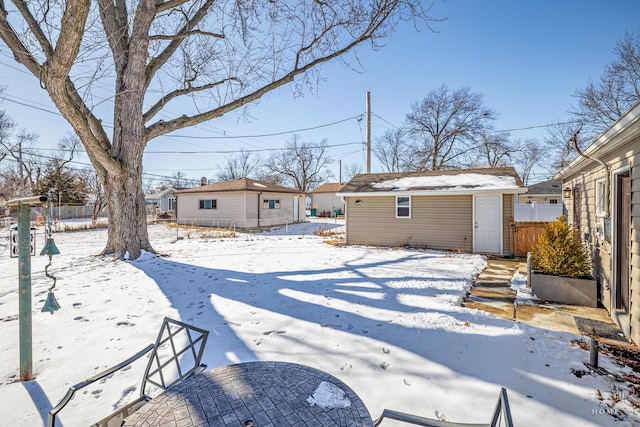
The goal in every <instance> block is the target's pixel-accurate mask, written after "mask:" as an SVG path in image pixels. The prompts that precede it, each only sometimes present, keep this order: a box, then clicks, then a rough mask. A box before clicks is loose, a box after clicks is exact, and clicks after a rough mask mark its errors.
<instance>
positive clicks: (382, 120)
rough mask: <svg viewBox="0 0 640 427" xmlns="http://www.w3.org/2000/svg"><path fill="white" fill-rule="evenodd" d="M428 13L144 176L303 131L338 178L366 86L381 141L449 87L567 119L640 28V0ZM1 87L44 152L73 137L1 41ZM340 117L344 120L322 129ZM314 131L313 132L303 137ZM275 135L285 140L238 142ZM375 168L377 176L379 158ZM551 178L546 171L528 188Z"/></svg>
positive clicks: (523, 123) (208, 167)
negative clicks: (355, 64)
mask: <svg viewBox="0 0 640 427" xmlns="http://www.w3.org/2000/svg"><path fill="white" fill-rule="evenodd" d="M432 11H433V14H434V15H436V16H437V17H443V18H447V19H446V21H444V22H441V23H435V24H434V29H436V30H437V32H431V31H428V30H426V29H422V31H420V32H416V31H415V29H414V28H413V27H412V26H411V25H404V26H403V27H401V28H400V29H399V31H398V32H397V33H396V34H394V35H393V36H392V37H390V38H389V39H387V40H386V42H385V46H384V47H383V48H382V49H381V50H378V51H372V50H371V49H370V48H369V47H368V46H362V47H361V48H360V49H359V53H358V57H359V58H360V62H361V64H362V66H363V67H364V71H362V72H355V71H353V70H351V69H349V68H346V67H345V66H344V65H342V64H341V63H339V62H336V63H332V64H328V65H325V66H324V67H323V68H322V77H323V78H324V81H322V82H321V83H320V85H319V86H318V87H317V88H316V89H315V91H314V92H313V93H308V92H307V93H305V94H304V96H303V97H299V98H295V97H294V96H293V93H292V88H289V87H285V88H281V89H279V90H277V91H275V92H273V93H271V94H269V95H267V96H266V97H264V98H263V99H262V100H261V101H260V102H259V103H258V104H257V105H255V106H252V107H251V108H250V110H249V113H250V114H251V116H252V117H251V119H250V120H247V119H246V117H243V116H240V115H239V114H237V113H231V114H228V115H227V116H225V117H223V118H221V119H217V120H214V121H211V122H209V123H206V124H202V125H199V126H197V127H195V128H190V129H184V130H181V131H176V132H175V133H174V134H173V135H172V136H163V137H160V138H157V139H155V140H152V141H151V142H150V143H149V145H148V147H147V150H146V153H145V158H144V168H145V172H146V173H151V174H157V175H168V176H171V175H172V174H173V173H174V172H177V171H181V172H184V173H185V174H186V176H187V177H188V178H193V179H199V178H200V177H201V176H207V177H209V178H213V177H214V176H215V174H216V172H217V171H218V169H217V164H222V163H223V162H224V159H225V156H229V155H231V154H229V153H225V152H228V151H234V150H240V149H245V150H272V149H277V148H282V147H284V146H285V145H286V143H287V141H288V140H290V138H291V137H292V133H290V132H292V131H296V130H298V131H297V132H295V133H297V134H298V135H299V136H300V137H301V138H302V139H303V140H304V141H312V142H319V141H320V140H322V139H327V142H328V144H329V145H336V146H335V147H331V148H330V154H331V156H332V157H333V158H334V159H335V163H334V164H333V165H332V169H333V173H334V175H335V180H337V178H338V176H339V170H338V165H339V162H338V160H342V164H343V167H344V166H345V165H346V164H349V163H362V164H363V163H364V145H363V143H362V142H363V141H364V139H365V122H364V120H361V121H358V120H357V119H355V118H353V117H358V116H362V115H363V114H364V112H365V94H366V92H367V91H369V92H370V93H371V106H372V108H371V110H372V137H373V139H374V141H375V139H376V138H378V137H380V136H381V135H382V134H383V133H384V132H385V131H386V130H388V129H393V128H394V127H395V126H400V125H401V124H402V122H403V119H404V116H405V114H406V113H407V112H408V111H409V107H410V105H411V104H412V103H413V102H416V101H419V100H421V99H422V98H423V97H424V96H425V95H426V94H427V93H429V92H430V91H432V90H434V89H436V88H438V87H439V86H440V85H442V84H443V83H446V84H447V85H448V86H449V87H450V88H452V89H455V88H459V87H462V86H468V87H470V88H471V90H472V91H473V92H477V93H481V94H482V95H483V97H484V101H485V104H486V105H487V106H489V107H490V108H492V109H494V110H495V111H496V112H497V114H498V120H497V122H496V128H497V129H499V130H504V129H522V128H531V127H536V126H543V125H547V124H551V123H554V122H557V121H563V120H567V119H568V116H567V114H566V111H567V110H568V109H569V107H570V106H571V104H572V103H573V102H574V98H573V94H574V92H575V90H576V89H577V88H579V87H583V86H584V85H585V84H586V83H587V82H588V80H589V79H597V78H598V77H599V76H600V75H601V74H602V71H603V69H604V66H605V65H606V64H607V63H608V62H609V61H611V60H612V59H613V58H614V55H613V53H612V51H613V48H614V47H615V44H616V42H617V41H618V40H619V39H620V38H622V37H623V36H624V33H625V31H627V30H630V31H634V32H635V33H638V32H640V20H638V17H640V2H639V1H637V0H608V1H604V0H601V1H596V0H564V1H562V0H555V1H552V0H539V1H524V0H485V1H480V0H439V1H437V2H436V3H435V5H434V7H433V9H432ZM0 84H2V85H5V86H7V88H6V91H5V93H4V96H5V97H6V98H7V99H5V100H4V102H2V103H1V104H0V108H2V109H4V110H6V111H7V112H8V113H9V115H10V116H11V117H12V118H13V119H14V121H16V122H17V123H18V124H19V126H20V127H25V128H27V129H29V130H31V131H33V132H36V133H38V134H39V135H40V139H39V145H41V146H42V147H53V146H55V144H56V142H57V141H58V140H59V139H60V138H61V137H63V136H64V135H65V134H66V133H67V132H70V130H71V128H70V127H69V126H68V125H67V124H66V122H65V121H64V120H63V119H62V118H61V117H59V116H57V115H55V114H50V113H46V112H44V111H41V110H38V109H36V108H34V107H37V108H45V109H48V110H52V111H53V110H55V108H54V107H53V105H52V103H51V102H50V101H49V100H48V97H47V96H46V93H45V92H44V91H43V90H41V89H40V88H39V85H38V83H37V81H36V80H35V79H34V78H32V77H30V76H29V75H28V74H25V73H24V72H22V71H20V66H18V65H17V64H16V63H15V62H13V60H12V57H11V55H10V54H9V53H8V51H7V49H6V47H4V46H3V45H0ZM19 103H22V104H28V106H25V105H21V104H19ZM169 111H171V109H169ZM350 118H351V119H350ZM336 122H340V123H339V124H335V125H331V126H324V125H327V124H331V123H336ZM307 128H317V129H314V130H308V131H302V129H307ZM288 132H289V133H288ZM271 133H281V134H280V135H277V136H271V137H266V136H263V137H251V138H246V137H244V138H240V136H248V135H249V136H251V135H265V134H271ZM544 134H545V128H537V127H536V128H533V129H526V130H514V131H512V132H511V135H512V137H514V138H537V139H542V138H543V137H544ZM343 144H348V145H343ZM160 151H172V153H166V154H163V153H159V152H160ZM175 151H181V152H187V151H190V152H196V153H183V154H179V153H175ZM269 152H270V151H262V152H260V153H261V155H263V156H267V155H268V154H269ZM81 161H86V158H85V159H81ZM372 171H373V172H379V171H380V167H379V165H378V164H377V162H376V161H375V159H374V160H373V163H372ZM546 178H547V177H546V176H542V175H539V176H536V177H533V179H532V181H533V182H535V181H539V180H543V179H546Z"/></svg>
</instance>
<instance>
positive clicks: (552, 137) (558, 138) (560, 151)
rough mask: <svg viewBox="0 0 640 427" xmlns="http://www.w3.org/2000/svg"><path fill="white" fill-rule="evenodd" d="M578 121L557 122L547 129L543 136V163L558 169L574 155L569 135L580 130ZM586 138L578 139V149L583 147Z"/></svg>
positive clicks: (555, 169) (552, 168) (554, 169)
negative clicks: (544, 152)
mask: <svg viewBox="0 0 640 427" xmlns="http://www.w3.org/2000/svg"><path fill="white" fill-rule="evenodd" d="M581 127H582V126H581V124H579V123H558V124H556V125H554V126H551V127H549V128H548V129H547V133H546V135H545V137H544V147H545V151H546V154H545V158H544V163H545V164H546V166H547V167H548V168H549V169H550V170H552V171H560V170H561V169H562V168H564V167H565V166H567V165H568V164H569V162H570V161H571V160H573V158H574V157H575V156H576V152H575V150H574V148H573V144H572V143H571V142H570V141H571V137H572V136H573V135H575V134H576V133H577V132H581ZM587 142H588V140H586V139H582V138H581V139H579V143H580V147H579V148H580V149H582V148H585V145H586V144H587Z"/></svg>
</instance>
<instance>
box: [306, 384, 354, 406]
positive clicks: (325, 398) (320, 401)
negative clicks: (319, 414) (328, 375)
mask: <svg viewBox="0 0 640 427" xmlns="http://www.w3.org/2000/svg"><path fill="white" fill-rule="evenodd" d="M307 402H308V403H309V404H310V405H311V406H314V405H318V406H319V407H321V408H322V409H332V408H348V407H350V406H351V401H350V400H349V398H348V397H347V396H345V393H344V391H343V390H342V389H340V387H338V386H337V385H335V384H332V383H330V382H327V381H322V382H321V383H320V385H318V388H317V389H316V391H314V392H313V395H311V396H309V398H308V399H307Z"/></svg>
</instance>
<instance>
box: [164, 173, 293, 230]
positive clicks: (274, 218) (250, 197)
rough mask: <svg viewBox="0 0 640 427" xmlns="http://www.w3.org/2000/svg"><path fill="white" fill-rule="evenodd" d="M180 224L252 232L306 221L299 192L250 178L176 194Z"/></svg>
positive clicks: (190, 189)
mask: <svg viewBox="0 0 640 427" xmlns="http://www.w3.org/2000/svg"><path fill="white" fill-rule="evenodd" d="M176 196H177V198H178V205H177V219H178V223H179V224H192V225H202V226H210V227H238V228H252V227H260V226H273V225H282V224H291V223H294V222H300V221H304V220H305V215H304V212H305V194H304V192H302V191H298V190H295V189H293V188H288V187H283V186H280V185H274V184H270V183H268V182H263V181H258V180H255V179H251V178H240V179H234V180H230V181H224V182H219V183H215V184H209V185H202V186H200V187H195V188H189V189H186V190H181V191H178V192H176Z"/></svg>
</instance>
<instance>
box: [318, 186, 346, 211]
mask: <svg viewBox="0 0 640 427" xmlns="http://www.w3.org/2000/svg"><path fill="white" fill-rule="evenodd" d="M344 186H345V184H343V183H336V182H327V183H325V184H322V185H321V186H320V187H318V188H316V189H315V190H313V191H312V192H311V209H315V213H316V216H326V215H329V216H335V215H336V211H338V210H339V211H340V213H339V214H344V201H343V200H342V197H340V196H338V192H339V191H340V190H342V187H344ZM312 212H314V211H312Z"/></svg>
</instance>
